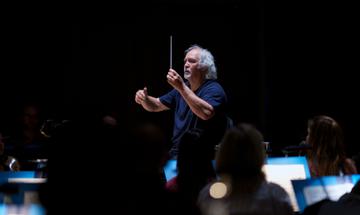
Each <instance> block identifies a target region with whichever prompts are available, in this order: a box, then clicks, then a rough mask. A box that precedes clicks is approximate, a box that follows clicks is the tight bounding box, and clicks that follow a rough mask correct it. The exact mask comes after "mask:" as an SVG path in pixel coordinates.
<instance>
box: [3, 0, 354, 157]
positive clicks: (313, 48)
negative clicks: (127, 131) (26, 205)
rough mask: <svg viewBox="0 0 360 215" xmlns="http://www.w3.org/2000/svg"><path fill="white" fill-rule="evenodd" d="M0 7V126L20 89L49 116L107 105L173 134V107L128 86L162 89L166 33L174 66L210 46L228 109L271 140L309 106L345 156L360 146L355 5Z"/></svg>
mask: <svg viewBox="0 0 360 215" xmlns="http://www.w3.org/2000/svg"><path fill="white" fill-rule="evenodd" d="M40 6H41V7H40ZM43 8H45V9H43ZM4 9H5V11H6V12H7V13H4V17H3V26H2V56H3V59H2V62H3V63H2V69H1V70H2V71H1V78H0V80H1V85H0V93H1V94H0V95H1V98H2V101H1V107H0V110H1V125H2V126H5V127H6V123H7V122H8V121H9V120H11V118H10V116H11V114H9V113H11V112H12V111H13V110H14V109H16V107H17V106H18V105H19V104H20V103H21V102H22V101H23V100H30V99H36V100H38V101H40V102H41V103H42V104H43V105H45V107H46V109H47V111H48V114H49V117H58V118H71V116H72V115H73V114H78V113H79V112H81V113H82V114H84V113H85V114H89V115H91V114H93V113H103V112H106V111H108V110H111V109H114V110H116V111H119V112H120V113H121V114H120V116H122V118H121V119H122V120H120V123H121V124H125V125H126V124H127V123H131V122H132V121H136V120H139V119H147V120H150V121H154V122H156V123H159V124H160V125H161V126H162V127H163V128H164V129H165V130H166V131H167V133H168V134H169V135H171V129H172V127H171V126H172V124H171V123H172V121H171V120H172V113H170V112H164V113H148V112H145V111H144V110H142V109H141V108H140V106H138V105H136V104H135V102H134V95H135V92H136V90H137V89H140V88H143V87H144V86H147V87H148V90H149V94H151V95H153V96H160V95H162V94H163V93H165V92H167V91H168V90H170V89H171V87H170V86H169V85H168V84H167V83H166V79H165V76H166V73H167V69H168V67H169V36H170V35H172V36H173V57H174V60H173V62H174V63H173V64H174V68H175V69H176V70H177V71H178V72H180V73H181V71H182V66H183V57H184V50H185V49H186V48H187V47H189V46H190V45H192V44H199V45H201V46H203V47H205V48H207V49H209V50H210V51H211V52H212V53H213V54H214V57H215V60H216V64H217V68H218V77H219V82H220V83H221V84H222V85H223V86H224V88H225V91H226V92H227V94H228V97H229V111H230V116H232V117H233V119H234V120H235V121H237V122H249V123H253V124H255V125H256V126H257V127H258V128H259V129H260V130H261V131H262V132H263V134H264V137H265V139H266V140H267V141H270V142H271V147H273V148H274V149H275V150H276V149H281V148H283V147H284V146H287V145H296V144H298V143H299V142H300V141H301V140H303V139H304V137H305V135H306V121H307V119H308V118H310V117H312V116H314V115H317V114H327V115H330V116H332V117H334V118H335V119H336V120H338V121H339V123H340V124H341V125H342V126H343V128H344V132H345V137H346V144H347V151H348V154H349V155H353V154H355V153H357V152H358V151H359V150H360V148H359V143H358V135H357V134H358V130H359V123H358V121H359V105H357V104H356V103H357V101H356V100H357V98H358V96H357V94H358V91H359V89H358V88H359V87H358V84H357V79H356V78H355V77H356V75H357V74H356V73H357V72H358V71H359V66H358V59H359V55H358V48H359V44H358V41H357V38H359V34H358V33H357V32H358V22H357V21H358V20H357V17H356V13H355V12H356V11H355V7H354V5H352V4H349V3H345V2H344V3H341V4H339V3H337V4H335V3H329V2H318V3H314V2H310V1H309V2H307V1H301V2H292V3H289V2H286V1H283V2H279V1H278V2H271V3H270V2H267V1H266V2H265V1H260V0H258V1H252V2H251V3H249V2H245V1H230V2H222V3H213V2H199V3H195V2H190V1H189V2H186V1H182V2H181V3H176V2H173V3H161V2H160V3H146V4H144V3H140V2H132V5H128V6H124V5H117V6H112V5H96V4H94V5H56V4H55V3H54V4H53V5H45V6H44V5H14V6H8V7H4Z"/></svg>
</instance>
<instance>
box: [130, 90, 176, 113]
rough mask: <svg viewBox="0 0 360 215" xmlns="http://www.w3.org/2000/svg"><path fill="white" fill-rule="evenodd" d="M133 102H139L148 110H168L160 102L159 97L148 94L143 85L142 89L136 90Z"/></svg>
mask: <svg viewBox="0 0 360 215" xmlns="http://www.w3.org/2000/svg"><path fill="white" fill-rule="evenodd" d="M135 102H136V103H138V104H140V105H141V106H142V107H143V108H144V109H145V110H147V111H150V112H160V111H164V110H169V108H168V107H167V106H165V105H164V104H163V103H161V102H160V99H159V98H155V97H152V96H149V95H148V93H147V88H146V87H144V89H143V90H138V91H137V92H136V94H135Z"/></svg>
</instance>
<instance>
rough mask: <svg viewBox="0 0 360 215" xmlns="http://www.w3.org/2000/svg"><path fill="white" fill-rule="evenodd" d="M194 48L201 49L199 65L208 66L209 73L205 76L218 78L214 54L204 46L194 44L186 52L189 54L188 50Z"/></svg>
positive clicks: (201, 66)
mask: <svg viewBox="0 0 360 215" xmlns="http://www.w3.org/2000/svg"><path fill="white" fill-rule="evenodd" d="M193 49H199V50H200V62H199V67H200V68H206V70H207V73H206V76H205V78H206V79H217V72H216V66H215V61H214V56H213V55H212V54H211V52H210V51H209V50H207V49H204V48H202V47H201V46H199V45H192V46H190V48H188V49H187V50H186V51H185V54H187V53H188V52H190V51H191V50H193Z"/></svg>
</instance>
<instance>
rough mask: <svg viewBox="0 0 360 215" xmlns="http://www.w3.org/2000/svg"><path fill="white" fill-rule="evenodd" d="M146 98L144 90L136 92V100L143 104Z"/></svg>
mask: <svg viewBox="0 0 360 215" xmlns="http://www.w3.org/2000/svg"><path fill="white" fill-rule="evenodd" d="M144 100H145V94H144V90H138V91H137V92H136V94H135V102H136V103H138V104H141V103H142V102H143V101H144Z"/></svg>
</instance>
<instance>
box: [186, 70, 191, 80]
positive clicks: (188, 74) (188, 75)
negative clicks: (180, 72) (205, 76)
mask: <svg viewBox="0 0 360 215" xmlns="http://www.w3.org/2000/svg"><path fill="white" fill-rule="evenodd" d="M190 76H191V73H190V72H189V71H187V70H185V71H184V78H185V79H186V80H188V79H189V78H190Z"/></svg>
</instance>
